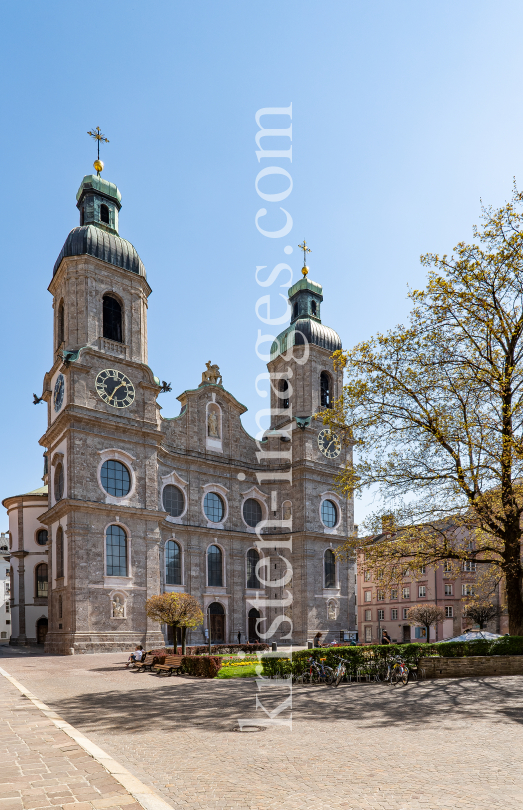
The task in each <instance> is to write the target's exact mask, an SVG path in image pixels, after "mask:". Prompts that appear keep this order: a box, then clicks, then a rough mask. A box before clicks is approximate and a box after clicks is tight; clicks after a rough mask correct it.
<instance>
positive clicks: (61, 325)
mask: <svg viewBox="0 0 523 810" xmlns="http://www.w3.org/2000/svg"><path fill="white" fill-rule="evenodd" d="M64 340H65V308H64V302H63V301H60V303H59V304H58V313H57V319H56V343H57V345H58V346H61V345H62V343H63V342H64Z"/></svg>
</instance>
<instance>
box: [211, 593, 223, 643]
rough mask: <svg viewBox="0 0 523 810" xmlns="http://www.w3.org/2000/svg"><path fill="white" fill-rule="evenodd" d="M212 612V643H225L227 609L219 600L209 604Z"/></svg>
mask: <svg viewBox="0 0 523 810" xmlns="http://www.w3.org/2000/svg"><path fill="white" fill-rule="evenodd" d="M209 612H210V614H211V643H212V644H224V642H225V611H224V609H223V605H220V603H219V602H213V603H212V604H211V605H210V606H209Z"/></svg>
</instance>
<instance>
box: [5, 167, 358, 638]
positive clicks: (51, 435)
mask: <svg viewBox="0 0 523 810" xmlns="http://www.w3.org/2000/svg"><path fill="white" fill-rule="evenodd" d="M97 164H98V165H97ZM100 167H103V164H100V163H98V162H97V163H95V168H97V170H98V169H100ZM76 205H77V208H78V214H79V225H78V227H75V228H73V230H72V231H71V232H70V233H69V235H68V236H67V238H66V240H65V243H64V245H63V247H62V249H61V251H60V253H59V255H58V259H57V260H56V263H55V265H54V268H53V272H52V279H51V283H50V284H49V288H48V289H49V292H50V294H51V296H52V306H53V311H54V328H53V334H52V336H50V341H52V346H50V350H51V351H50V354H51V356H52V365H51V367H50V369H49V371H48V372H47V373H46V374H45V377H44V384H43V394H42V397H43V399H44V400H45V403H46V406H47V409H48V427H47V430H46V433H45V434H44V436H43V437H42V438H41V440H40V444H41V445H42V446H43V448H44V451H45V461H46V466H45V474H44V484H45V485H46V486H44V487H41V488H39V489H38V488H37V489H34V490H33V491H31V492H29V493H27V494H22V495H15V496H12V497H8V498H6V499H5V500H4V501H3V503H4V506H5V507H6V508H7V510H8V514H9V526H10V555H11V566H12V569H11V614H12V639H11V643H14V644H27V643H37V642H42V641H43V640H44V638H45V649H46V651H48V652H51V653H61V654H69V653H89V652H104V651H114V650H129V649H131V648H132V647H133V645H136V644H142V645H143V646H144V647H146V648H147V649H150V648H154V647H158V646H164V644H165V643H166V642H169V641H170V642H171V643H172V637H171V638H169V634H168V630H167V628H164V627H161V626H160V625H158V624H157V623H155V622H154V621H152V620H150V619H148V618H147V616H146V610H145V604H146V600H147V599H148V598H149V597H150V596H153V595H156V594H159V593H163V592H165V591H178V592H183V593H190V594H192V595H194V596H195V597H196V598H197V599H198V601H199V602H200V604H201V606H202V610H203V612H204V616H205V621H204V624H203V625H202V627H199V628H196V629H194V630H192V631H190V632H189V634H188V643H190V644H202V643H204V641H205V639H206V637H207V633H208V632H209V629H210V632H211V638H212V641H213V643H219V642H231V643H232V642H236V640H237V635H238V633H241V637H242V640H246V639H249V640H250V641H255V640H257V639H262V640H267V641H269V642H270V641H277V642H279V643H280V644H289V643H294V644H305V643H306V642H307V640H310V639H312V637H313V636H314V635H315V634H316V633H317V632H321V633H322V634H323V640H324V641H325V640H326V641H330V640H339V639H340V638H344V637H345V634H346V633H347V632H348V631H350V630H354V629H355V566H354V563H353V562H351V561H344V560H337V559H336V557H335V554H334V550H335V549H336V547H337V546H339V545H340V544H341V543H342V542H343V541H344V540H345V539H346V537H347V536H348V535H349V534H351V533H352V531H353V504H352V501H351V500H350V499H347V498H344V497H342V496H341V495H340V494H339V493H338V492H337V491H336V490H335V486H334V477H335V475H336V473H337V471H338V469H339V467H340V466H341V465H343V464H345V463H346V462H347V461H349V462H350V461H351V452H352V448H351V447H350V446H348V445H347V444H346V443H342V442H341V440H340V437H339V436H337V435H336V434H335V433H333V432H330V431H329V429H328V428H325V426H324V425H323V422H322V420H321V417H320V418H319V419H317V418H315V415H317V414H320V413H321V411H322V410H323V409H325V408H328V407H329V406H330V405H331V403H332V401H333V399H334V398H336V397H337V396H338V395H339V393H340V391H341V385H342V374H341V372H340V371H338V370H335V369H334V368H333V363H332V359H331V355H332V353H333V352H334V351H336V350H337V349H340V348H341V341H340V338H339V336H338V334H337V333H336V332H335V331H334V330H333V329H330V328H329V327H327V326H324V325H323V324H322V321H321V306H322V301H323V291H322V287H321V285H320V284H318V283H317V282H314V281H311V280H310V279H309V278H308V275H307V273H308V269H307V268H306V267H304V268H303V271H302V273H303V276H302V278H301V279H300V280H299V281H298V282H297V283H296V284H294V286H293V287H291V288H290V289H289V301H290V306H291V322H290V325H289V326H288V327H287V328H286V329H285V330H284V331H283V332H282V334H280V335H279V336H278V337H277V339H276V340H275V342H274V344H273V346H272V351H271V359H270V362H269V363H268V371H269V372H270V381H271V411H272V419H271V427H270V429H269V430H267V431H266V433H265V435H264V438H263V439H262V440H261V441H257V440H255V439H254V438H253V437H252V436H250V435H249V434H248V433H247V432H246V431H245V429H244V428H243V425H242V421H241V417H242V414H243V413H245V411H246V408H245V407H244V406H243V405H242V404H241V403H240V402H238V400H237V399H236V398H235V396H234V394H233V393H231V392H230V391H228V390H227V387H226V384H227V380H224V381H223V380H222V378H221V375H220V372H219V369H218V366H217V365H213V364H211V362H208V363H207V367H206V369H205V370H204V371H203V374H202V379H201V381H200V380H198V379H196V380H195V381H194V387H193V388H190V389H189V390H186V391H183V392H182V393H180V394H179V396H178V400H179V402H180V412H179V414H178V415H177V416H175V417H174V418H164V417H163V416H162V412H161V410H162V409H161V405H160V403H159V402H158V399H159V394H161V393H162V390H165V387H163V388H162V385H161V383H160V380H159V379H158V378H157V377H156V376H155V374H154V373H153V371H152V370H151V369H150V368H149V366H148V364H147V363H148V360H147V301H148V298H149V295H150V294H151V287H150V286H149V281H148V279H147V276H146V272H145V267H144V265H143V263H142V261H141V259H140V257H139V255H138V253H137V251H136V249H135V248H134V247H133V245H132V244H131V243H130V242H128V241H126V240H125V239H124V238H122V237H121V236H120V235H119V215H120V209H121V206H122V198H121V195H120V191H119V190H118V188H117V187H116V186H115V185H114V184H113V183H110V182H108V181H107V180H105V179H103V178H102V177H101V176H100V174H99V171H98V173H97V174H91V175H88V176H86V177H84V178H83V180H82V182H81V184H80V188H79V189H78V193H77V195H76ZM214 359H217V358H214ZM175 371H176V370H175V369H173V376H175ZM165 376H168V375H165ZM160 402H161V397H160ZM209 623H210V628H209V626H208V625H209Z"/></svg>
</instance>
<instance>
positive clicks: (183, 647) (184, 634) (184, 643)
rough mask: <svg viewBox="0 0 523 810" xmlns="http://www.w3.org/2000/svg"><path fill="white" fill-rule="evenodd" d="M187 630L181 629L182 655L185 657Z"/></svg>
mask: <svg viewBox="0 0 523 810" xmlns="http://www.w3.org/2000/svg"><path fill="white" fill-rule="evenodd" d="M186 639H187V628H186V627H182V655H187V640H186Z"/></svg>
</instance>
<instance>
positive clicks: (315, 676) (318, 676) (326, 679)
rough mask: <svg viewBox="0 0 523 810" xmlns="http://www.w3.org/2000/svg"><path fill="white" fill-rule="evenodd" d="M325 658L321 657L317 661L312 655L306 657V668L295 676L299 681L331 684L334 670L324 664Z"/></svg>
mask: <svg viewBox="0 0 523 810" xmlns="http://www.w3.org/2000/svg"><path fill="white" fill-rule="evenodd" d="M324 661H325V658H321V659H320V661H319V663H318V661H316V660H315V659H314V658H313V657H312V656H311V657H310V658H308V659H307V669H305V670H304V671H303V672H302V673H301V675H299V676H298V677H297V679H296V680H297V681H298V682H299V683H326V684H331V683H332V682H333V680H334V670H333V669H332V667H328V666H326V665H325V664H324Z"/></svg>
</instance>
